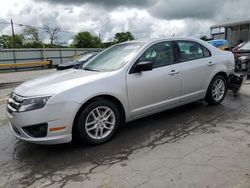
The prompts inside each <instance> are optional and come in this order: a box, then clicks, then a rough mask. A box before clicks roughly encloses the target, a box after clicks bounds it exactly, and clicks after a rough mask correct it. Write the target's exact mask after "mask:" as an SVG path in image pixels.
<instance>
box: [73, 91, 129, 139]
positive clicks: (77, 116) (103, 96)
mask: <svg viewBox="0 0 250 188" xmlns="http://www.w3.org/2000/svg"><path fill="white" fill-rule="evenodd" d="M98 99H106V100H109V101H111V102H113V103H114V104H115V105H117V107H118V108H119V111H120V112H121V116H122V120H123V123H125V122H126V113H125V109H124V107H123V105H122V103H121V101H120V100H119V99H117V98H116V97H114V96H112V95H109V94H103V95H98V96H95V97H92V98H90V99H88V100H87V101H86V102H84V103H83V104H82V105H81V107H80V108H79V109H78V111H77V113H76V115H75V117H74V121H73V126H72V133H73V131H76V130H75V127H76V126H75V125H76V123H77V120H78V118H79V115H80V113H81V112H82V110H83V109H84V108H85V107H86V106H87V105H88V104H90V103H92V102H93V101H95V100H98ZM73 135H74V134H72V136H73Z"/></svg>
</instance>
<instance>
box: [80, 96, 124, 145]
mask: <svg viewBox="0 0 250 188" xmlns="http://www.w3.org/2000/svg"><path fill="white" fill-rule="evenodd" d="M99 106H106V107H109V108H110V109H111V110H112V111H113V112H114V114H115V127H114V129H113V130H112V132H111V133H110V134H109V135H108V136H107V137H105V138H103V139H98V140H97V139H93V138H91V137H90V136H89V135H88V133H87V132H86V129H85V121H86V118H87V116H88V114H89V113H90V112H91V111H92V110H93V109H95V108H97V107H99ZM121 123H122V121H121V114H120V111H119V108H118V107H117V106H116V105H115V104H114V103H113V102H111V101H109V100H106V99H98V100H95V101H93V102H91V103H90V104H88V105H87V106H86V107H84V108H83V110H82V112H81V113H80V115H79V118H78V120H77V123H76V132H75V134H77V138H78V140H79V141H80V143H82V144H93V145H96V144H102V143H105V142H107V141H108V140H110V139H111V138H112V137H113V135H114V133H115V132H116V130H117V128H118V127H119V126H120V125H121Z"/></svg>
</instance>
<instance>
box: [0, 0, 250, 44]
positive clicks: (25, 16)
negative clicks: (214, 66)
mask: <svg viewBox="0 0 250 188" xmlns="http://www.w3.org/2000/svg"><path fill="white" fill-rule="evenodd" d="M0 7H1V11H0V34H10V33H11V28H10V25H9V24H3V22H9V21H10V19H13V22H14V23H21V24H26V25H31V26H38V27H42V26H43V25H44V24H46V25H51V26H59V27H60V28H61V29H62V31H68V32H61V33H60V40H61V42H70V41H71V39H72V37H73V36H74V35H75V34H76V33H77V32H80V31H90V32H91V33H93V34H95V35H98V34H99V33H100V35H101V38H102V39H103V40H104V41H110V40H112V38H113V36H114V34H115V33H117V32H122V31H131V32H132V34H133V35H134V36H135V37H136V38H137V39H140V38H148V37H151V38H155V37H169V36H173V35H174V34H175V36H183V37H184V36H192V37H200V36H202V35H208V36H209V28H210V26H211V25H213V24H216V23H218V22H224V21H227V20H232V21H233V20H241V19H248V18H249V19H250V11H249V10H250V3H249V0H217V1H215V0H0ZM22 29H23V27H20V26H18V25H15V32H16V33H21V32H22ZM40 35H41V39H42V40H45V41H46V35H45V34H44V32H43V31H42V30H41V32H40Z"/></svg>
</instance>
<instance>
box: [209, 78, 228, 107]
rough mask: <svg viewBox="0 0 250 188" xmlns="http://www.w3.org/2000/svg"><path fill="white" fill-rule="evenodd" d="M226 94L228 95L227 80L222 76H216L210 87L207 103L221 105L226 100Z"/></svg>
mask: <svg viewBox="0 0 250 188" xmlns="http://www.w3.org/2000/svg"><path fill="white" fill-rule="evenodd" d="M220 84H221V85H220ZM218 93H219V94H218ZM226 93H227V81H226V78H225V77H224V76H223V75H220V74H219V75H216V76H215V77H214V78H213V79H212V81H211V82H210V84H209V86H208V90H207V94H206V97H205V101H206V102H207V103H208V104H211V105H216V104H220V103H221V102H222V101H223V100H224V98H225V96H226Z"/></svg>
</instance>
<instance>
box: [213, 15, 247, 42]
mask: <svg viewBox="0 0 250 188" xmlns="http://www.w3.org/2000/svg"><path fill="white" fill-rule="evenodd" d="M210 31H211V38H212V39H226V40H228V42H229V43H230V44H231V45H232V46H236V45H237V44H239V43H241V42H247V41H248V40H250V19H247V20H240V21H228V22H225V23H221V24H216V25H213V26H211V27H210Z"/></svg>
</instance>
